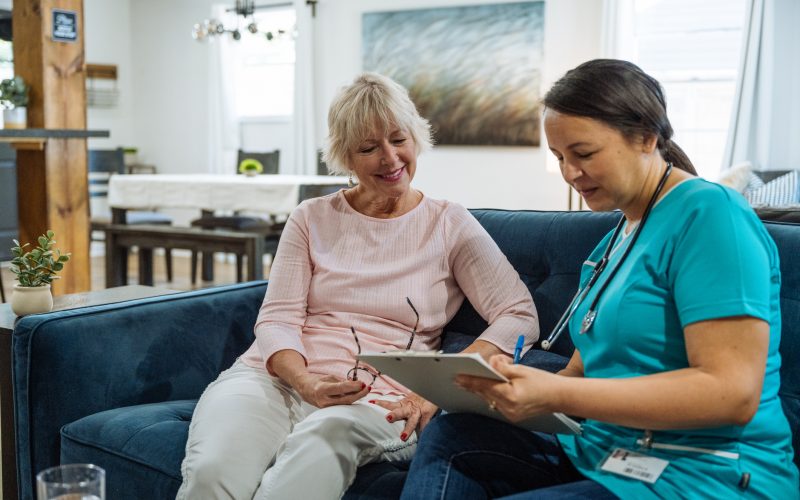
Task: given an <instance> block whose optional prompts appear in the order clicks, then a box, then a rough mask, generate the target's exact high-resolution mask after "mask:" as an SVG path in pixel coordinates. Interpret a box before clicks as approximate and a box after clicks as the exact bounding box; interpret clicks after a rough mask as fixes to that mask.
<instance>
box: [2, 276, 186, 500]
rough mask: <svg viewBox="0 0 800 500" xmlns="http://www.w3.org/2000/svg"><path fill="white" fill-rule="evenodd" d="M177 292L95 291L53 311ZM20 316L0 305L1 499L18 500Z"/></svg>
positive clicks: (59, 302) (63, 300)
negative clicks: (14, 346)
mask: <svg viewBox="0 0 800 500" xmlns="http://www.w3.org/2000/svg"><path fill="white" fill-rule="evenodd" d="M175 292H177V290H170V289H168V288H158V287H152V286H142V285H131V286H120V287H116V288H109V289H106V290H98V291H94V292H86V293H76V294H72V295H61V296H58V297H55V298H54V299H53V310H54V311H62V310H65V309H76V308H78V307H88V306H97V305H101V304H111V303H114V302H124V301H126V300H134V299H142V298H145V297H155V296H158V295H166V294H170V293H175ZM16 321H17V316H16V315H15V314H14V313H13V312H11V305H10V304H0V468H2V482H0V485H2V488H0V498H3V499H6V500H16V499H17V459H16V435H15V433H14V391H13V385H12V381H11V335H12V333H13V332H14V325H15V324H16Z"/></svg>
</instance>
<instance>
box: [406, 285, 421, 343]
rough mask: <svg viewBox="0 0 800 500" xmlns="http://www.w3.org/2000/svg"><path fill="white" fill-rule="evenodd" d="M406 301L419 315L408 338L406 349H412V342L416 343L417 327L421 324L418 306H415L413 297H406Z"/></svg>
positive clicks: (416, 314)
mask: <svg viewBox="0 0 800 500" xmlns="http://www.w3.org/2000/svg"><path fill="white" fill-rule="evenodd" d="M406 302H408V305H409V306H411V310H412V311H414V315H415V316H416V317H417V322H416V323H414V329H413V330H411V338H410V339H408V345H407V346H406V351H409V350H411V344H413V343H414V335H416V334H417V327H418V326H419V313H418V312H417V308H416V307H414V304H413V303H412V302H411V299H410V298H408V297H406Z"/></svg>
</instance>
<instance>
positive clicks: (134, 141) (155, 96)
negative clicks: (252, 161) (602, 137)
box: [85, 0, 603, 210]
mask: <svg viewBox="0 0 800 500" xmlns="http://www.w3.org/2000/svg"><path fill="white" fill-rule="evenodd" d="M218 2H222V3H225V2H224V1H223V0H169V1H164V0H85V11H86V18H87V20H86V27H87V34H86V42H87V47H86V52H87V61H89V62H98V63H112V64H117V65H118V66H119V72H120V82H119V85H120V87H119V89H120V93H121V95H120V106H119V107H118V108H117V109H115V110H90V111H89V125H90V127H92V128H95V127H97V128H102V127H108V128H110V129H111V131H112V138H111V139H110V140H108V141H107V142H108V143H109V144H112V145H117V144H119V145H132V146H137V147H139V150H140V160H142V161H144V162H147V163H154V164H155V165H157V166H158V169H159V172H164V173H192V172H202V171H207V170H208V168H209V165H208V163H209V159H208V158H209V154H208V137H209V127H210V122H209V113H208V109H207V108H208V106H207V103H208V90H207V88H208V78H209V71H210V70H209V51H208V50H207V49H208V47H207V45H206V44H202V43H198V42H196V41H194V40H193V39H192V38H191V27H192V25H193V24H194V23H196V22H199V21H201V20H202V19H205V18H207V17H208V16H209V14H210V12H211V6H212V4H214V3H218ZM490 2H492V0H436V1H430V0H406V1H405V2H402V3H398V2H396V1H394V0H348V1H343V0H321V1H320V3H319V4H318V6H317V17H316V18H315V19H314V23H315V28H316V33H315V52H316V53H315V64H314V69H315V107H316V112H315V118H316V128H317V137H319V138H320V139H319V140H320V141H321V140H322V139H321V138H322V137H324V134H325V123H326V120H327V118H326V117H327V106H328V104H329V103H330V101H331V99H332V97H333V95H334V94H335V92H336V90H337V89H338V88H339V87H341V86H342V85H345V84H347V83H349V82H350V81H351V80H352V79H353V77H354V76H355V75H356V74H357V73H359V72H360V71H361V15H362V14H363V13H364V12H368V11H380V10H396V9H398V8H401V7H402V8H408V9H415V8H429V7H446V6H457V5H468V4H483V3H490ZM227 3H230V4H233V2H232V0H231V1H230V2H227ZM497 3H501V2H497ZM602 3H603V2H601V1H599V0H548V1H546V3H545V40H544V61H545V66H544V68H543V75H542V77H543V83H544V85H543V89H542V90H543V91H544V90H545V89H546V88H547V87H548V86H549V84H550V83H552V82H553V81H554V80H555V79H557V78H558V77H560V76H561V75H562V74H563V73H564V72H565V71H566V70H567V69H569V68H571V67H573V66H575V65H577V64H578V63H580V62H582V61H584V60H586V59H591V58H594V57H598V56H599V55H600V50H601V19H602V15H601V14H602V12H601V9H602ZM128 16H129V17H128ZM126 17H128V19H129V21H130V22H129V23H128V24H127V25H125V23H124V22H120V20H123V19H125V18H126ZM126 40H127V42H126ZM291 127H292V125H291V123H288V122H287V123H284V124H281V123H256V122H252V123H245V124H244V126H243V127H242V129H241V139H242V146H243V148H246V149H252V150H270V149H275V148H276V147H279V148H280V149H281V156H282V158H281V160H282V162H284V161H291V159H290V155H291V148H290V147H289V146H288V145H287V146H283V144H284V141H291V136H292V130H291ZM542 137H544V135H543V134H542ZM90 146H91V147H99V146H96V145H90ZM284 152H285V153H284ZM548 154H549V153H548V152H547V148H546V145H545V144H543V146H542V147H539V148H531V147H456V146H439V147H437V148H435V149H434V150H433V151H431V152H430V153H427V154H426V155H424V156H423V157H422V158H420V161H419V169H418V171H417V178H416V180H415V185H416V186H417V187H418V188H420V189H421V190H423V191H424V192H425V193H426V194H428V195H429V196H432V197H437V198H447V199H450V200H454V201H458V202H460V203H462V204H464V205H466V206H468V207H499V208H508V209H542V210H549V209H565V208H566V198H567V196H566V195H567V189H566V185H565V184H564V183H563V181H562V180H561V178H560V176H559V175H558V174H554V173H548V172H547V171H546V170H545V161H546V160H545V159H546V157H547V155H548Z"/></svg>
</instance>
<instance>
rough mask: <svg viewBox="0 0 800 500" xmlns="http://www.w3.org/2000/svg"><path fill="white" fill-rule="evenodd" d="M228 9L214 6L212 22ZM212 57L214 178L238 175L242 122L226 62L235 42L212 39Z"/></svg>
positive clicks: (210, 144) (210, 92) (211, 160)
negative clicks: (237, 159) (238, 151)
mask: <svg viewBox="0 0 800 500" xmlns="http://www.w3.org/2000/svg"><path fill="white" fill-rule="evenodd" d="M227 7H228V6H227V5H214V6H213V7H212V9H211V18H212V19H224V18H225V15H226V12H225V9H226V8H227ZM206 43H207V44H208V54H209V65H208V67H209V77H208V99H209V103H208V109H209V137H208V139H209V140H208V158H209V164H208V171H209V172H210V173H212V174H233V173H235V172H236V158H237V156H236V152H237V150H238V149H239V145H240V133H239V120H238V118H237V116H236V106H235V104H236V103H235V101H234V98H235V93H234V87H233V82H232V78H233V75H232V71H231V69H232V68H231V67H230V66H226V64H225V61H230V60H231V59H230V58H231V57H233V54H232V52H233V51H232V47H231V44H232V43H236V42H235V41H232V40H231V38H230V37H229V36H228V35H227V34H226V35H224V36H215V37H210V38H209V39H208V40H207V42H206Z"/></svg>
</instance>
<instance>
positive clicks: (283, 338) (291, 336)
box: [255, 322, 308, 375]
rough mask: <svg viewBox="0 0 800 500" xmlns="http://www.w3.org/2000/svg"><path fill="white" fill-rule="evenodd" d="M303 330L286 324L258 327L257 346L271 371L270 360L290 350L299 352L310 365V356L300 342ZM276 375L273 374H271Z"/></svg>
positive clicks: (256, 333)
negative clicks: (275, 355)
mask: <svg viewBox="0 0 800 500" xmlns="http://www.w3.org/2000/svg"><path fill="white" fill-rule="evenodd" d="M301 332H302V330H301V329H300V328H298V327H293V326H290V325H287V324H285V323H267V322H265V323H261V324H259V325H258V326H257V327H256V331H255V335H256V345H258V351H259V352H260V353H261V357H262V358H263V359H264V364H265V365H266V366H267V370H269V363H268V362H269V358H271V357H272V355H273V354H275V353H276V352H278V351H283V350H286V349H290V350H293V351H297V352H298V353H300V355H301V356H303V358H304V359H305V362H306V365H308V355H307V354H306V349H305V347H304V346H303V342H302V340H300V335H301ZM270 374H271V375H274V374H273V373H270Z"/></svg>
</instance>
